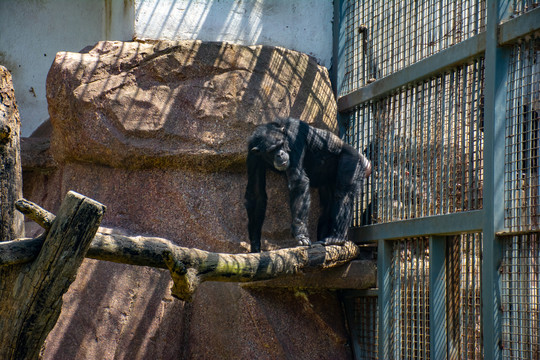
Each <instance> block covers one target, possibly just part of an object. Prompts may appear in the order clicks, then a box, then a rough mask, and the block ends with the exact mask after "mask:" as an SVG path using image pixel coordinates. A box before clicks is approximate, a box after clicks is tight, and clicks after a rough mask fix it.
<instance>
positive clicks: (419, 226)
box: [349, 210, 484, 242]
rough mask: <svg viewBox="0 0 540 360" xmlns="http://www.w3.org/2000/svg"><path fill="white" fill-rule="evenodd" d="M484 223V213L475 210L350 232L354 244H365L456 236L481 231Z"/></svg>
mask: <svg viewBox="0 0 540 360" xmlns="http://www.w3.org/2000/svg"><path fill="white" fill-rule="evenodd" d="M483 222H484V211H483V210H474V211H467V212H459V213H453V214H446V215H436V216H427V217H422V218H416V219H409V220H402V221H394V222H391V223H387V224H375V225H370V226H363V227H360V228H353V229H351V230H350V231H349V238H350V239H351V240H352V241H354V242H364V241H376V240H383V239H385V240H393V239H401V238H410V237H415V236H430V235H455V234H460V233H466V232H476V231H481V230H482V225H483Z"/></svg>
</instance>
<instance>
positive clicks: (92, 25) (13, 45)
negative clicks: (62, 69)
mask: <svg viewBox="0 0 540 360" xmlns="http://www.w3.org/2000/svg"><path fill="white" fill-rule="evenodd" d="M133 6H134V5H133V2H132V1H122V0H106V1H97V0H76V1H74V0H17V1H14V0H0V64H2V65H4V66H5V67H7V68H8V70H9V71H10V72H11V74H12V76H13V83H14V87H15V96H16V97H17V103H18V105H19V112H20V115H21V133H22V136H29V135H30V134H32V132H33V131H34V130H35V129H36V128H37V127H38V126H39V125H40V124H41V123H42V122H43V121H45V120H47V118H48V117H49V115H48V112H47V100H46V98H45V79H46V77H47V73H48V71H49V68H50V66H51V64H52V61H53V60H54V57H55V55H56V53H57V52H58V51H64V50H68V51H80V50H81V49H82V48H84V47H86V46H88V45H93V44H95V43H96V42H97V41H99V40H103V39H109V40H131V38H132V35H133Z"/></svg>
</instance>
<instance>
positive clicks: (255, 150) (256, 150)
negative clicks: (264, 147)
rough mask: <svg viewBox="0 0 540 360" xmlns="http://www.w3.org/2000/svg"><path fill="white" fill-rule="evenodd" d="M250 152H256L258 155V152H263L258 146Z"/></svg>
mask: <svg viewBox="0 0 540 360" xmlns="http://www.w3.org/2000/svg"><path fill="white" fill-rule="evenodd" d="M249 151H252V152H254V153H258V152H260V151H261V149H259V147H258V146H254V147H252V148H251V149H250V150H249Z"/></svg>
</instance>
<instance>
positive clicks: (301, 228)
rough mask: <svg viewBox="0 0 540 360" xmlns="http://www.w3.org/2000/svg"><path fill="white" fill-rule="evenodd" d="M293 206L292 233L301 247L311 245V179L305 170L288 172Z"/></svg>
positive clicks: (291, 204)
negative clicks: (309, 233) (309, 216)
mask: <svg viewBox="0 0 540 360" xmlns="http://www.w3.org/2000/svg"><path fill="white" fill-rule="evenodd" d="M287 179H288V186H289V198H290V206H291V216H292V224H291V231H292V234H293V236H294V238H295V239H296V240H297V241H298V244H299V245H310V244H311V241H310V240H309V236H308V229H307V223H308V215H309V205H310V195H309V178H308V177H307V175H306V174H305V172H304V171H303V170H299V169H290V171H287Z"/></svg>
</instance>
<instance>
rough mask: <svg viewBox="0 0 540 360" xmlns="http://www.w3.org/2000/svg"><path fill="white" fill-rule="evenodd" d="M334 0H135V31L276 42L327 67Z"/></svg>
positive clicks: (156, 36)
mask: <svg viewBox="0 0 540 360" xmlns="http://www.w3.org/2000/svg"><path fill="white" fill-rule="evenodd" d="M332 19H333V1H332V0H250V1H245V0H221V1H219V0H214V1H208V0H135V36H136V37H138V38H152V39H169V40H178V39H191V40H194V39H198V40H206V41H226V42H231V43H235V44H240V45H254V44H257V45H278V46H283V47H286V48H289V49H293V50H297V51H301V52H304V53H306V54H309V55H312V56H314V57H315V58H317V59H318V61H319V63H320V64H321V65H324V66H326V67H330V62H331V58H332Z"/></svg>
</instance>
